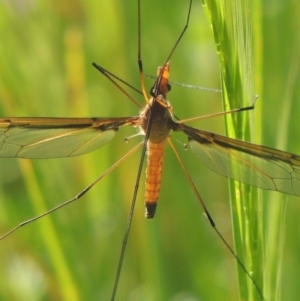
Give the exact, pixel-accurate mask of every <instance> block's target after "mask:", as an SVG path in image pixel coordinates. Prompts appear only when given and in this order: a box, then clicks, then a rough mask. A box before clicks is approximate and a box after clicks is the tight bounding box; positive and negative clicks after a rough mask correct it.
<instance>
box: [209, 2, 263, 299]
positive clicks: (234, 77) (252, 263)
mask: <svg viewBox="0 0 300 301" xmlns="http://www.w3.org/2000/svg"><path fill="white" fill-rule="evenodd" d="M204 7H205V8H206V12H207V15H208V19H209V20H210V22H211V24H212V28H213V32H214V37H215V43H216V48H217V52H218V57H219V63H220V74H221V84H222V91H223V101H224V109H225V110H229V109H233V108H238V107H245V106H249V105H250V104H251V103H253V101H254V99H255V95H254V88H253V84H254V77H253V60H252V29H251V19H250V16H249V4H248V2H247V1H226V2H221V1H220V2H219V1H216V2H213V1H207V2H205V3H204ZM225 123H226V132H227V135H228V136H230V137H233V138H236V139H241V140H245V141H253V138H252V137H253V135H254V133H253V124H252V120H251V118H250V117H249V114H248V113H246V114H244V113H242V114H232V115H227V116H226V118H225ZM230 196H231V214H232V225H233V235H234V244H235V250H236V253H237V255H238V257H239V258H240V259H241V261H242V262H243V263H244V265H245V267H246V269H247V270H248V271H249V272H250V273H251V275H252V277H253V279H254V280H255V282H256V284H257V286H258V287H259V289H260V290H261V292H262V291H263V281H262V280H263V265H264V264H263V263H264V260H263V232H262V227H261V225H262V223H261V222H260V221H261V211H262V209H261V205H260V202H259V200H258V193H257V191H256V189H255V188H252V187H249V186H247V185H243V184H240V183H237V182H234V181H230ZM238 278H239V288H240V298H241V299H242V300H253V301H254V300H261V296H260V294H259V293H258V292H257V289H256V288H255V286H254V285H253V283H251V281H250V280H249V277H248V276H247V275H246V274H245V272H244V271H243V270H242V269H241V267H240V266H239V265H238Z"/></svg>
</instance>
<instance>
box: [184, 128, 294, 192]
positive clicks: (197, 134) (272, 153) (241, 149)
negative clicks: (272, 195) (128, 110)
mask: <svg viewBox="0 0 300 301" xmlns="http://www.w3.org/2000/svg"><path fill="white" fill-rule="evenodd" d="M181 129H182V130H183V131H184V132H185V133H186V134H187V135H188V137H189V147H190V149H191V150H192V151H193V152H194V153H195V155H196V156H197V157H198V158H199V159H200V160H201V161H202V162H203V163H204V164H205V165H206V166H207V167H208V168H210V169H211V170H213V171H214V172H216V173H218V174H220V175H222V176H225V177H228V178H231V179H234V180H237V181H239V182H242V183H246V184H249V185H252V186H256V187H260V188H263V189H269V190H276V191H280V192H284V193H287V194H292V195H297V196H300V156H297V155H294V154H290V153H287V152H283V151H280V150H277V149H273V148H269V147H265V146H261V145H256V144H252V143H248V142H244V141H240V140H236V139H231V138H228V137H225V136H221V135H218V134H214V133H210V132H206V131H202V130H198V129H195V128H192V127H188V126H186V125H181Z"/></svg>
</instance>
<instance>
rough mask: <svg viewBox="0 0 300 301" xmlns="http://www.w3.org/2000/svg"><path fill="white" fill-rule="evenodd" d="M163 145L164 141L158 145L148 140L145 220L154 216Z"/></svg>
mask: <svg viewBox="0 0 300 301" xmlns="http://www.w3.org/2000/svg"><path fill="white" fill-rule="evenodd" d="M165 145H166V140H163V141H162V142H160V143H153V142H150V141H149V140H148V145H147V151H148V161H147V170H146V189H145V207H146V212H145V216H146V217H147V218H153V217H154V215H155V210H156V206H157V200H158V196H159V190H160V183H161V176H162V163H163V158H164V152H165Z"/></svg>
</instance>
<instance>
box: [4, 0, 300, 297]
mask: <svg viewBox="0 0 300 301" xmlns="http://www.w3.org/2000/svg"><path fill="white" fill-rule="evenodd" d="M142 2H143V3H142V12H141V20H142V41H141V43H142V57H143V63H144V70H145V73H147V74H155V73H156V68H157V66H159V65H162V64H163V63H164V62H165V60H166V57H167V55H168V54H169V52H170V50H171V48H172V47H173V45H174V43H175V41H176V39H177V37H178V36H179V33H180V32H181V30H182V28H183V26H184V24H185V20H186V15H187V9H188V1H182V0H181V1H180V0H174V1H173V2H172V5H170V3H168V2H167V1H165V2H164V3H162V1H158V0H152V1H142ZM250 12H251V14H252V16H253V36H254V55H255V60H254V61H255V64H256V68H255V81H256V90H255V92H256V93H258V94H259V99H258V101H257V108H256V110H255V113H254V114H255V121H256V122H257V125H256V128H257V131H258V132H260V131H261V132H262V143H263V144H264V145H268V146H271V147H278V148H280V149H284V150H287V151H290V152H293V153H298V154H300V146H299V142H298V141H299V138H298V137H299V130H298V120H299V112H300V104H299V102H297V99H299V92H300V91H299V85H298V82H299V74H298V69H299V62H298V59H299V45H300V44H299V33H298V31H299V28H300V26H299V25H300V24H299V18H298V16H299V13H300V4H298V3H297V2H296V1H292V0H288V1H285V2H281V1H272V2H271V1H268V2H267V1H264V3H260V2H259V1H256V2H253V6H250ZM0 41H1V47H0V114H1V117H5V116H52V117H86V116H89V117H110V116H112V117H118V116H133V115H137V114H138V109H137V108H136V107H135V105H134V104H132V103H131V102H130V101H128V99H127V98H126V97H125V96H124V95H122V93H121V92H120V91H118V90H117V89H116V88H115V87H114V86H112V85H111V84H110V83H109V82H108V81H107V80H106V79H105V78H104V77H103V76H102V75H101V74H99V72H97V71H96V70H95V69H94V68H93V67H92V66H91V63H92V62H94V61H95V62H97V63H98V64H100V65H101V66H103V67H105V68H107V69H108V70H110V71H111V72H113V73H115V74H117V75H118V76H120V77H122V78H123V79H125V80H127V81H128V82H129V83H131V84H133V85H134V86H136V87H139V76H138V67H137V4H136V1H131V2H130V3H129V2H124V1H119V0H114V1H109V0H102V1H91V0H90V1H80V0H77V1H56V0H52V1H50V0H44V1H17V0H15V1H2V2H1V3H0ZM171 80H174V81H179V82H182V83H189V84H194V85H198V86H203V87H214V88H219V87H220V84H219V70H218V61H217V56H216V50H215V45H214V42H213V38H212V34H211V31H210V27H209V25H208V23H207V20H206V19H205V16H204V14H203V11H202V7H201V3H200V1H194V5H193V8H192V15H191V23H190V26H189V28H188V30H187V33H186V35H185V36H184V38H183V39H182V41H181V42H180V44H179V46H178V48H177V49H176V51H175V53H174V55H173V57H172V70H171ZM151 83H152V80H146V84H147V86H148V87H149V88H150V86H151ZM133 95H134V94H133ZM134 96H136V99H137V100H139V101H140V102H141V103H142V102H143V99H142V97H140V96H139V95H134ZM169 100H171V102H172V105H173V107H174V113H175V115H177V116H178V117H180V118H181V119H185V118H188V117H192V116H198V115H204V114H208V113H212V112H218V111H221V110H222V104H221V96H220V94H219V93H211V92H204V91H198V90H191V89H187V88H184V87H178V86H174V85H173V87H172V91H171V93H170V94H169ZM223 123H224V121H223V119H222V118H214V119H211V120H209V121H203V122H201V123H200V122H197V123H194V124H193V125H194V126H197V127H201V128H203V129H209V130H212V131H215V132H218V133H224V128H223ZM135 133H136V130H135V129H131V128H128V129H127V128H124V129H121V130H120V131H119V133H118V135H117V137H116V138H115V139H114V140H113V141H112V142H110V143H109V144H108V145H107V146H105V147H103V148H102V149H101V150H98V151H96V152H94V153H91V154H88V155H85V156H82V157H77V158H71V159H51V160H31V161H30V160H16V159H1V160H0V181H1V182H0V206H1V207H0V208H1V210H0V230H1V234H2V233H5V232H6V231H8V230H10V229H11V228H12V227H14V226H15V225H16V224H18V223H19V222H21V221H24V220H26V219H28V218H31V217H33V216H36V215H37V214H39V213H42V212H44V211H45V210H46V208H47V209H50V208H52V207H53V206H55V205H57V204H59V203H61V202H63V201H65V200H67V199H69V198H71V197H73V196H75V195H76V194H77V193H78V192H79V191H81V190H82V189H83V188H84V187H85V186H86V185H88V184H89V183H90V182H91V181H92V180H93V179H95V178H96V177H97V176H98V175H100V174H101V173H103V172H104V171H105V170H106V169H107V168H108V167H109V166H111V165H112V164H113V163H114V162H115V161H116V160H118V159H119V158H120V157H121V156H122V154H124V153H126V151H128V150H130V149H131V148H132V146H133V145H135V143H137V141H140V138H133V139H131V140H130V142H129V143H128V144H125V143H124V137H126V136H129V135H132V134H135ZM174 136H175V135H174ZM176 137H177V135H176ZM178 140H179V142H180V143H182V142H186V140H185V139H184V137H183V136H180V135H179V136H178ZM180 143H176V144H177V146H178V149H179V151H180V153H181V154H182V157H183V159H184V161H185V163H186V165H187V166H188V168H189V171H190V173H191V175H192V177H193V179H194V181H195V182H196V184H197V187H198V189H199V190H200V193H201V195H202V197H203V199H204V200H205V201H206V204H207V206H208V208H209V210H210V212H211V214H212V216H213V217H214V219H215V221H216V223H217V227H218V228H219V230H220V231H221V233H222V234H223V235H224V236H225V238H226V239H227V240H228V241H229V242H230V243H232V239H231V224H230V213H229V197H228V189H227V180H226V179H224V178H222V177H220V176H218V175H215V174H213V173H212V172H210V171H209V170H207V169H206V168H205V167H203V166H202V165H201V163H200V162H198V161H197V159H196V158H195V157H194V155H193V154H192V153H191V152H189V151H184V150H183V146H182V145H181V144H180ZM139 156H140V155H139V154H136V155H134V156H132V157H131V158H130V159H128V160H127V161H126V162H124V163H123V164H122V166H120V167H119V168H118V169H116V170H115V171H114V172H113V173H112V174H110V175H109V176H107V177H106V178H105V179H104V180H102V181H101V183H99V184H98V185H97V186H96V187H94V188H93V189H92V190H91V191H90V192H89V193H88V194H87V195H86V196H85V197H84V198H82V199H81V200H79V201H77V202H76V203H75V204H72V205H70V206H68V207H66V208H63V209H61V210H60V211H59V212H56V213H54V214H52V215H51V216H50V217H47V218H44V219H43V220H40V221H37V222H35V223H33V224H31V225H28V226H26V227H24V228H23V229H20V230H18V231H17V232H16V233H14V234H12V235H11V236H9V237H8V238H6V239H5V240H3V241H1V242H0V299H1V300H109V299H110V294H111V291H112V286H113V281H114V277H115V273H116V267H117V261H118V257H119V252H120V248H121V243H122V238H123V234H124V231H125V225H126V218H127V214H128V210H129V206H130V200H131V196H132V192H133V188H134V184H135V177H136V173H137V166H138V163H139ZM143 182H144V179H142V180H141V187H140V188H141V189H140V193H139V196H138V201H137V206H136V211H135V215H134V218H133V224H132V231H131V234H130V237H129V243H128V249H127V251H126V255H125V261H124V266H123V270H122V274H121V279H120V284H119V290H118V293H117V298H116V300H143V301H147V300H172V301H179V300H180V301H183V300H193V301H196V300H237V298H238V293H237V283H236V275H235V274H236V272H235V261H234V259H233V258H232V256H231V255H230V254H229V252H228V250H227V249H226V248H225V247H224V245H223V244H222V243H221V242H220V240H219V239H218V237H216V235H215V233H214V232H213V231H212V229H211V228H210V226H209V224H208V223H207V221H206V220H205V218H203V216H202V209H201V208H200V206H199V204H198V202H197V200H196V199H195V197H194V195H193V193H192V191H191V189H190V188H189V185H188V183H187V181H186V179H185V177H184V175H183V172H181V170H180V167H179V165H178V163H177V161H176V159H175V158H174V155H173V154H172V152H171V151H170V149H168V148H167V150H166V159H165V163H164V173H163V182H162V188H161V196H160V199H159V206H158V212H157V215H156V217H155V219H154V220H151V221H149V220H146V219H145V218H144V208H143V207H144V204H143V187H144V184H143ZM286 200H288V201H287V203H286V204H287V205H286V212H285V213H284V217H285V222H284V223H282V225H280V227H281V228H280V229H281V230H282V231H283V232H284V234H285V237H284V241H282V242H279V243H280V244H282V245H283V246H284V247H283V261H282V271H281V272H280V273H281V278H280V286H281V287H282V300H298V299H299V295H300V292H299V289H298V282H299V281H298V279H299V277H300V269H299V267H298V262H299V254H300V246H299V239H300V237H299V228H300V225H299V218H297V217H298V214H299V212H300V203H299V202H300V200H299V198H296V197H295V198H293V197H289V196H285V195H281V194H278V193H270V192H266V193H264V194H263V201H264V204H266V210H265V212H266V213H265V220H266V221H265V223H264V229H265V231H266V245H267V247H266V253H265V256H266V259H268V258H269V256H271V254H272V247H271V248H270V247H269V248H268V239H269V237H270V236H271V235H275V234H276V233H275V234H274V233H272V232H271V230H272V229H274V228H275V225H272V216H270V215H271V214H272V212H273V211H272V210H273V209H272V208H268V206H271V205H272V204H274V203H276V204H282V202H284V201H286ZM276 227H277V225H276ZM275 247H277V246H275Z"/></svg>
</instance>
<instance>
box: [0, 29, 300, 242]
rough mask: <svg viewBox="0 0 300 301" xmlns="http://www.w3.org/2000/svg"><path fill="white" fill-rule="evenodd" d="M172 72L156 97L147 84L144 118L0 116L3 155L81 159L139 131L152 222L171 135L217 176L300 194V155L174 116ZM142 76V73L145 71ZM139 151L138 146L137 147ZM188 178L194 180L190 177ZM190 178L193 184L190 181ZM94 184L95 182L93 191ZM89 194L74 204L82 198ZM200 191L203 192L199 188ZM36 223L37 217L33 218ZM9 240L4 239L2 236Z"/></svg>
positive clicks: (162, 70) (160, 77)
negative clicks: (180, 136)
mask: <svg viewBox="0 0 300 301" xmlns="http://www.w3.org/2000/svg"><path fill="white" fill-rule="evenodd" d="M183 32H184V31H183ZM179 40H180V38H179ZM174 49H175V48H174ZM170 56H171V55H170ZM94 66H95V67H96V68H97V69H98V70H100V71H101V72H102V73H104V74H106V75H107V74H108V73H107V72H106V70H105V69H103V68H102V67H101V66H99V65H97V64H94ZM169 71H170V61H169V58H168V60H167V62H166V63H165V64H164V65H163V66H162V67H159V68H158V71H157V80H156V81H155V83H154V85H153V88H152V89H151V93H150V94H151V95H150V97H149V96H148V95H146V93H145V91H144V88H143V83H142V90H143V94H144V97H145V100H146V106H145V107H144V108H143V109H142V111H141V112H140V114H139V115H138V116H133V117H118V118H113V117H111V118H110V117H108V118H101V117H100V118H45V117H43V118H40V117H36V118H30V117H24V118H23V117H19V118H15V117H11V118H8V117H7V118H0V157H3V158H28V159H42V158H65V157H73V156H80V155H83V154H86V153H89V152H92V151H94V150H96V149H98V148H100V147H102V146H104V145H105V144H106V143H108V142H109V141H111V139H113V138H114V136H115V134H116V133H117V131H118V130H119V128H120V127H123V126H132V127H134V128H138V129H140V132H141V134H142V135H144V136H145V140H144V141H145V144H144V145H145V147H147V156H148V163H147V171H146V189H145V211H146V213H145V215H146V217H147V218H154V216H155V212H156V206H157V201H158V198H159V190H160V183H161V178H162V162H163V156H164V149H165V145H166V144H168V143H169V144H170V145H171V148H172V149H173V150H174V151H175V153H176V156H177V155H178V154H177V151H176V149H175V147H174V145H173V142H172V140H171V134H172V133H176V132H182V133H184V134H185V135H186V137H187V144H188V148H189V149H190V150H191V151H192V152H193V153H194V154H195V155H196V157H197V158H198V159H199V160H200V161H202V163H204V165H206V166H207V167H208V168H210V169H211V170H213V171H214V172H216V173H218V174H220V175H222V176H225V177H227V178H231V179H234V180H237V181H240V182H242V183H245V184H249V185H253V186H256V187H259V188H262V189H267V190H273V191H279V192H283V193H286V194H291V195H296V196H300V182H299V181H300V157H299V156H297V155H294V154H291V153H287V152H283V151H280V150H276V149H273V148H269V147H265V146H261V145H256V144H252V143H249V142H244V141H240V140H236V139H232V138H229V137H226V136H222V135H218V134H215V133H212V132H208V131H204V130H200V129H197V128H194V127H191V126H188V125H186V123H188V121H190V120H182V121H180V120H177V119H176V118H174V116H173V109H172V107H171V105H170V104H169V102H168V100H167V94H168V92H169V91H170V85H169ZM140 72H141V74H142V69H141V68H140ZM251 108H252V107H250V108H244V109H237V110H232V111H230V112H228V113H237V112H241V111H245V110H249V109H251ZM199 119H200V118H199ZM136 150H137V148H135V149H134V151H136ZM131 153H132V152H130V153H129V154H131ZM178 159H179V162H180V164H181V166H182V167H183V168H184V171H185V172H186V169H185V167H184V164H183V162H182V160H181V159H180V158H179V157H178ZM117 165H118V164H117ZM105 175H106V174H105ZM187 176H188V177H189V175H188V174H187ZM189 180H190V181H191V179H190V178H189ZM191 183H192V182H191ZM92 186H93V184H92V185H91V186H90V187H92ZM90 187H89V188H90ZM193 189H195V187H194V186H193ZM87 190H88V189H87ZM87 190H85V191H83V193H80V194H79V195H78V196H77V197H76V198H74V199H73V200H75V199H78V198H79V197H81V196H82V195H83V194H84V193H85V192H87ZM195 192H196V193H197V191H196V190H195ZM197 197H198V199H199V201H200V202H201V204H202V207H203V209H204V211H205V213H206V216H207V217H208V219H209V221H210V223H211V225H212V226H213V227H215V224H214V222H213V220H212V218H211V216H210V214H209V212H208V210H207V209H206V207H205V205H204V203H203V202H202V199H201V197H200V195H199V194H197ZM73 200H72V201H73ZM68 203H69V202H68ZM58 207H61V206H58ZM56 209H57V208H55V210H56ZM52 211H53V210H50V212H52ZM48 213H49V212H47V214H48ZM41 216H44V214H42V215H41ZM41 216H39V217H41ZM39 217H38V218H39ZM35 219H37V218H34V219H33V220H35ZM30 221H31V220H30ZM25 223H26V222H25ZM22 225H23V224H22ZM17 228H19V226H18V227H17ZM14 230H16V228H15V229H13V231H14ZM11 232H12V231H10V232H9V234H10V233H11ZM5 236H6V235H3V236H2V238H3V237H5Z"/></svg>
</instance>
